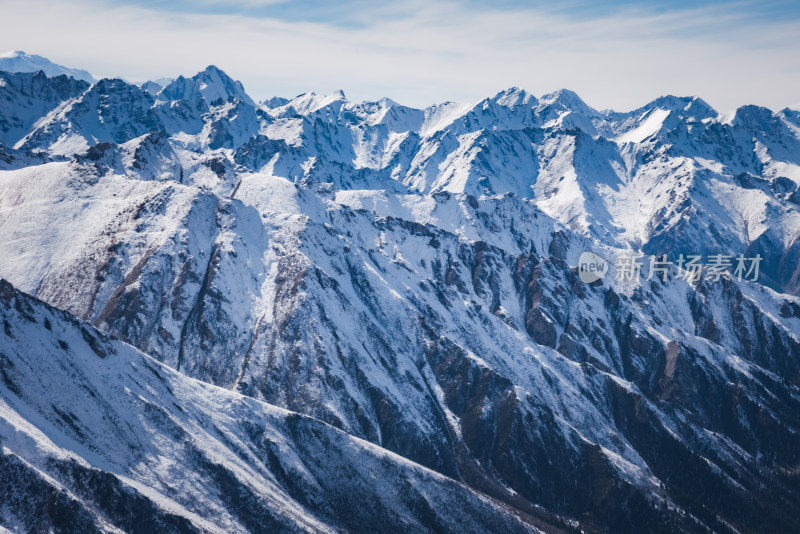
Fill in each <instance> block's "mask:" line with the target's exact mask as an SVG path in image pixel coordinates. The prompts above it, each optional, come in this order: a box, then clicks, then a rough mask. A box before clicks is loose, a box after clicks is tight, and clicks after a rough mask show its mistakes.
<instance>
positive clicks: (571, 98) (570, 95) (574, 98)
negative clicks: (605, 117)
mask: <svg viewBox="0 0 800 534" xmlns="http://www.w3.org/2000/svg"><path fill="white" fill-rule="evenodd" d="M539 102H540V103H541V104H542V105H543V106H554V105H555V106H561V107H563V108H564V109H566V110H569V111H574V112H577V113H582V114H585V115H596V114H597V112H596V111H595V110H594V109H592V108H591V107H589V105H588V104H587V103H586V102H584V101H583V99H582V98H581V97H579V96H578V93H576V92H575V91H570V90H569V89H559V90H558V91H553V92H552V93H547V94H546V95H544V96H542V97H541V98H540V99H539Z"/></svg>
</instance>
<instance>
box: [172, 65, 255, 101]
mask: <svg viewBox="0 0 800 534" xmlns="http://www.w3.org/2000/svg"><path fill="white" fill-rule="evenodd" d="M229 98H236V99H237V100H240V101H242V102H245V103H247V104H249V105H251V106H254V105H255V103H254V102H253V100H252V99H251V98H250V96H248V94H247V93H246V92H245V90H244V86H243V85H242V82H240V81H237V80H234V79H232V78H231V77H230V76H228V75H227V74H226V73H225V72H224V71H223V70H222V69H220V68H219V67H217V66H215V65H209V66H208V67H206V68H205V69H204V70H202V71H200V72H198V73H197V74H195V75H194V76H192V77H191V78H186V77H184V76H179V77H178V78H177V79H175V80H174V81H173V82H172V83H170V84H168V85H167V86H166V87H164V89H162V90H161V91H160V92H159V93H158V99H159V100H161V101H171V100H186V101H189V102H196V101H198V100H200V99H203V100H205V101H206V103H207V104H208V105H211V104H212V103H214V102H218V101H226V100H228V99H229Z"/></svg>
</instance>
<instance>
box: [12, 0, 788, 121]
mask: <svg viewBox="0 0 800 534" xmlns="http://www.w3.org/2000/svg"><path fill="white" fill-rule="evenodd" d="M248 1H250V0H248ZM255 1H257V0H253V2H255ZM258 1H260V0H258ZM267 7H268V6H267ZM0 9H2V12H3V15H4V32H3V34H2V36H0V50H2V49H9V50H10V49H23V50H26V51H28V52H31V53H38V54H41V55H45V56H48V57H50V59H52V60H53V61H56V62H58V63H62V64H65V65H67V66H72V67H79V68H86V69H88V70H90V71H92V72H93V73H94V74H96V75H104V76H107V75H116V76H123V77H126V78H129V79H137V80H144V79H148V78H150V79H152V78H158V77H162V76H176V75H178V74H193V73H194V72H196V71H198V70H200V69H202V68H204V67H205V66H206V65H208V64H211V63H213V64H216V65H218V66H219V67H221V68H223V69H224V70H225V71H226V72H228V73H229V74H231V75H232V76H234V77H236V78H238V79H241V80H242V82H243V83H244V84H245V87H246V88H247V90H248V92H249V93H251V94H252V95H253V96H254V97H255V98H264V97H268V96H272V95H283V96H294V95H295V94H298V93H300V92H304V91H307V90H314V91H318V92H327V91H332V90H335V89H339V88H342V89H344V90H345V92H346V93H347V94H348V96H349V97H350V98H351V99H353V100H360V99H372V100H374V99H377V98H380V97H382V96H389V97H391V98H393V99H394V100H397V101H399V102H402V103H406V104H410V105H417V106H424V105H428V104H431V103H434V102H438V101H443V100H478V99H480V98H482V97H485V96H489V95H491V94H494V93H495V92H497V91H498V90H500V89H502V88H505V87H509V86H512V85H516V86H521V87H525V88H526V89H528V90H530V91H532V92H534V93H537V94H541V93H543V92H547V91H550V90H554V89H558V88H561V87H567V88H570V89H573V90H575V91H576V92H578V93H579V94H580V95H581V96H582V97H583V98H584V99H585V100H587V102H588V103H589V104H591V105H593V106H595V107H598V108H615V109H631V108H634V107H637V106H639V105H642V104H644V103H645V102H647V101H649V100H652V99H653V98H655V97H657V96H660V95H662V94H666V93H673V94H691V95H699V96H701V97H703V98H704V99H706V100H708V101H709V102H710V103H711V104H712V105H714V106H715V107H717V108H718V109H720V110H726V109H730V108H733V107H736V106H739V105H742V104H745V103H756V104H760V105H767V106H769V107H772V108H780V107H783V106H786V105H789V104H792V103H794V102H797V98H798V97H797V92H796V90H795V88H796V87H797V86H798V81H800V74H798V73H800V54H799V53H798V52H800V37H798V35H797V31H796V23H795V22H794V21H792V20H786V21H771V20H770V21H763V20H762V21H759V22H757V23H753V22H750V19H748V18H747V17H746V13H747V10H746V9H743V8H742V5H740V6H739V8H737V9H733V8H730V7H725V8H721V7H713V6H712V7H705V8H694V9H685V10H680V11H668V12H663V13H654V12H651V11H642V10H641V9H633V8H626V9H618V10H616V11H614V12H613V13H610V14H605V15H603V16H599V17H591V18H587V17H577V16H575V15H574V13H571V12H570V11H566V12H564V11H553V10H546V9H530V8H525V9H523V8H521V7H516V6H506V7H504V8H503V9H486V8H478V7H471V8H467V7H465V5H464V4H463V3H457V2H417V1H416V0H414V1H409V2H402V3H395V4H392V5H390V6H388V7H380V8H375V9H371V10H367V11H365V12H363V13H361V15H360V17H361V18H360V19H359V24H357V25H355V26H342V25H339V24H333V23H323V22H313V21H303V20H281V19H277V18H270V17H263V16H260V17H253V16H245V15H242V14H235V13H233V14H213V15H212V14H207V13H187V12H181V11H176V10H171V11H167V12H165V11H163V10H158V9H155V8H145V7H141V6H136V5H116V6H110V5H109V4H107V3H104V2H100V1H97V0H79V1H78V2H71V3H70V5H63V4H62V5H55V6H53V4H49V3H47V2H44V1H42V0H32V1H31V2H28V3H26V4H24V5H21V4H16V5H13V4H12V5H2V2H0Z"/></svg>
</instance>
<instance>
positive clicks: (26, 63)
mask: <svg viewBox="0 0 800 534" xmlns="http://www.w3.org/2000/svg"><path fill="white" fill-rule="evenodd" d="M0 70H3V71H6V72H38V71H42V72H44V73H45V74H46V75H48V76H60V75H61V74H66V75H67V76H71V77H72V78H75V79H76V80H84V81H86V82H89V83H94V81H95V79H94V76H92V75H91V74H89V73H88V72H87V71H85V70H80V69H72V68H68V67H63V66H61V65H57V64H55V63H53V62H52V61H50V60H49V59H47V58H46V57H42V56H37V55H36V54H28V53H26V52H23V51H22V50H14V51H12V52H5V53H3V54H0Z"/></svg>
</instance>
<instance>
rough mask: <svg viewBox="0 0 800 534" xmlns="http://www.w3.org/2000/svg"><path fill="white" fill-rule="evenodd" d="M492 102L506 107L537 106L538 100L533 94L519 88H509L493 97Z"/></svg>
mask: <svg viewBox="0 0 800 534" xmlns="http://www.w3.org/2000/svg"><path fill="white" fill-rule="evenodd" d="M492 100H493V101H494V102H497V103H498V104H500V105H501V106H506V107H515V106H519V105H532V104H536V102H537V99H536V97H535V96H534V95H533V94H531V93H529V92H528V91H526V90H525V89H521V88H519V87H509V88H508V89H504V90H502V91H500V92H499V93H497V94H496V95H495V96H494V97H492Z"/></svg>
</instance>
